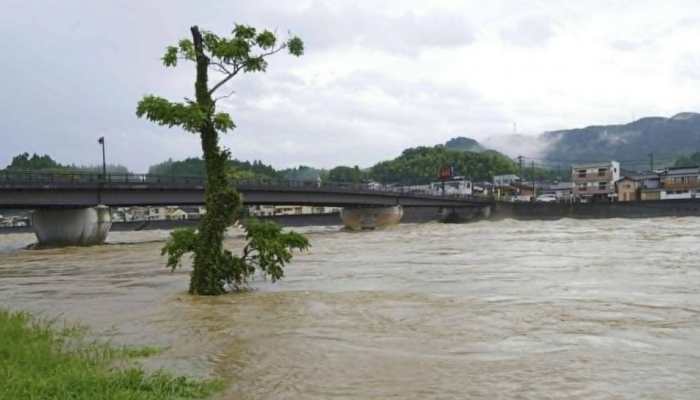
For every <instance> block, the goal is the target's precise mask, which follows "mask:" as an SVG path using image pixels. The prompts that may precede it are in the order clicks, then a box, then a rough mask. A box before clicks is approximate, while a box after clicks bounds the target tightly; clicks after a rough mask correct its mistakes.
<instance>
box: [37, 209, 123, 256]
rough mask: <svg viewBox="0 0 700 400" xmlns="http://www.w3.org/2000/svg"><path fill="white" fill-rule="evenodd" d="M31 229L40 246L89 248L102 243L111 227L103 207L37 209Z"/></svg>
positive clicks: (107, 213) (107, 210)
mask: <svg viewBox="0 0 700 400" xmlns="http://www.w3.org/2000/svg"><path fill="white" fill-rule="evenodd" d="M32 226H33V228H34V233H35V234H36V238H37V240H38V241H39V245H41V246H90V245H95V244H100V243H103V242H104V241H105V239H106V238H107V234H108V233H109V229H110V228H111V227H112V215H111V213H110V211H109V207H107V206H97V207H88V208H69V209H49V208H44V209H37V210H35V211H34V213H33V214H32Z"/></svg>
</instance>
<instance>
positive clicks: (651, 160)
mask: <svg viewBox="0 0 700 400" xmlns="http://www.w3.org/2000/svg"><path fill="white" fill-rule="evenodd" d="M649 168H650V171H652V172H654V153H653V152H651V153H649Z"/></svg>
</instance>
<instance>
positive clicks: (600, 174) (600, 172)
mask: <svg viewBox="0 0 700 400" xmlns="http://www.w3.org/2000/svg"><path fill="white" fill-rule="evenodd" d="M607 171H608V170H607V169H606V168H598V176H605V173H606V172H607Z"/></svg>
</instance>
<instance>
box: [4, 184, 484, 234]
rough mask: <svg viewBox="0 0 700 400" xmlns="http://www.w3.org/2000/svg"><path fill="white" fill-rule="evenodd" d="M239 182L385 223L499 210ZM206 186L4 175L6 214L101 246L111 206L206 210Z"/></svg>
mask: <svg viewBox="0 0 700 400" xmlns="http://www.w3.org/2000/svg"><path fill="white" fill-rule="evenodd" d="M231 185H232V186H233V187H235V188H236V189H237V190H238V191H239V192H240V193H241V194H242V195H243V204H244V205H310V206H329V207H342V208H343V209H344V211H347V214H348V215H349V214H350V213H354V214H355V215H357V216H358V218H360V219H363V218H364V219H367V218H365V217H366V216H369V217H370V219H373V220H376V219H377V218H380V219H381V217H377V215H378V214H377V210H380V214H381V213H382V212H385V211H386V210H391V209H394V210H395V209H397V208H400V207H397V206H401V207H436V208H443V209H445V210H452V213H453V214H454V213H455V212H457V211H456V210H460V211H459V212H462V213H464V212H467V213H469V212H472V213H473V212H476V211H482V210H489V209H490V205H491V202H490V201H489V200H483V199H477V198H473V197H467V196H452V195H447V196H446V195H439V194H435V193H427V192H424V191H419V190H411V189H410V188H407V187H398V188H397V187H389V186H370V185H366V184H348V183H316V182H298V181H275V182H273V181H243V182H234V181H232V182H231ZM204 187H205V180H204V179H203V178H201V177H181V176H159V175H145V174H109V175H106V176H102V175H101V174H81V173H53V174H52V173H37V172H23V171H20V172H15V171H3V172H0V209H3V208H5V209H8V208H12V209H23V208H24V209H35V210H37V211H35V213H34V216H33V225H34V226H35V232H36V233H37V237H38V238H39V241H40V242H57V241H68V240H67V238H68V236H70V235H68V233H67V232H66V230H72V231H73V232H74V233H73V234H72V236H74V237H78V239H76V240H77V241H78V242H80V243H84V242H93V241H95V240H93V239H92V238H93V237H96V240H97V241H98V242H99V241H103V240H104V238H105V237H106V235H107V232H108V231H109V225H111V217H110V214H109V208H108V207H127V206H156V205H157V206H167V205H200V204H204ZM381 210H385V211H381ZM399 219H400V216H399ZM372 223H373V222H370V223H369V225H371V224H372ZM44 233H46V234H44ZM73 241H75V240H73Z"/></svg>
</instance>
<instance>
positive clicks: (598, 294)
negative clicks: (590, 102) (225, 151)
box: [0, 218, 700, 399]
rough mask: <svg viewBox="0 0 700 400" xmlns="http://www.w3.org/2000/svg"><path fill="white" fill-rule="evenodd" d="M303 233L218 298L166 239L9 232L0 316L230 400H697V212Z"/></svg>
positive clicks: (0, 271) (2, 256)
mask: <svg viewBox="0 0 700 400" xmlns="http://www.w3.org/2000/svg"><path fill="white" fill-rule="evenodd" d="M303 231H305V232H307V233H308V235H309V237H310V239H311V242H312V244H313V248H312V249H311V251H310V252H308V253H306V254H302V255H299V256H297V258H295V260H294V262H293V263H292V264H290V265H289V266H288V268H287V276H286V277H285V279H284V280H283V281H280V282H278V283H275V284H273V283H270V282H265V281H263V280H260V279H258V280H256V281H255V282H254V283H253V285H252V286H253V288H254V290H253V291H251V292H248V293H243V294H236V295H227V296H222V297H217V298H193V297H190V296H188V295H187V294H185V290H186V288H187V274H188V270H187V269H185V270H182V271H178V272H175V273H171V272H169V270H167V269H165V268H164V266H163V265H164V259H163V258H162V257H161V256H160V254H159V249H160V247H161V246H162V242H159V240H162V239H163V238H165V237H166V236H167V232H164V231H150V232H115V233H112V234H111V235H110V239H109V240H110V241H111V244H108V245H104V246H97V247H91V248H64V249H47V250H31V251H30V250H22V249H21V248H22V247H23V246H25V245H26V244H28V243H31V242H32V241H34V238H33V236H32V235H28V234H17V235H2V236H0V305H1V306H3V307H7V308H11V309H22V310H29V311H32V312H34V313H36V314H38V315H41V316H44V317H46V318H56V319H59V320H66V321H79V322H81V323H84V324H86V325H88V326H89V327H91V328H92V329H93V331H94V332H96V333H97V334H99V335H100V336H102V337H107V338H110V339H111V340H113V341H114V342H117V343H124V344H134V345H155V346H161V347H165V348H166V350H165V351H164V352H163V353H162V354H160V355H158V356H156V357H154V358H152V359H149V360H147V361H145V364H146V366H147V367H149V368H159V367H165V368H167V369H170V370H173V371H175V372H176V373H182V374H188V375H195V376H214V377H218V378H221V379H223V380H225V381H226V382H228V383H229V384H230V385H229V388H228V389H227V391H226V392H225V393H224V394H222V395H221V398H224V399H229V398H230V399H386V398H397V399H463V398H467V399H698V398H700V241H699V240H700V218H658V219H648V220H643V219H635V220H622V219H608V220H560V221H499V222H488V221H484V222H479V223H473V224H463V225H443V224H437V223H434V224H433V223H431V224H420V225H410V224H407V225H400V226H398V227H395V228H393V229H387V230H382V231H372V232H360V233H349V232H342V231H339V229H338V228H337V227H332V228H305V229H304V230H303ZM235 234H236V233H235V232H233V233H232V237H231V238H230V239H229V244H230V246H232V247H236V246H238V242H239V240H238V239H236V237H235Z"/></svg>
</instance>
